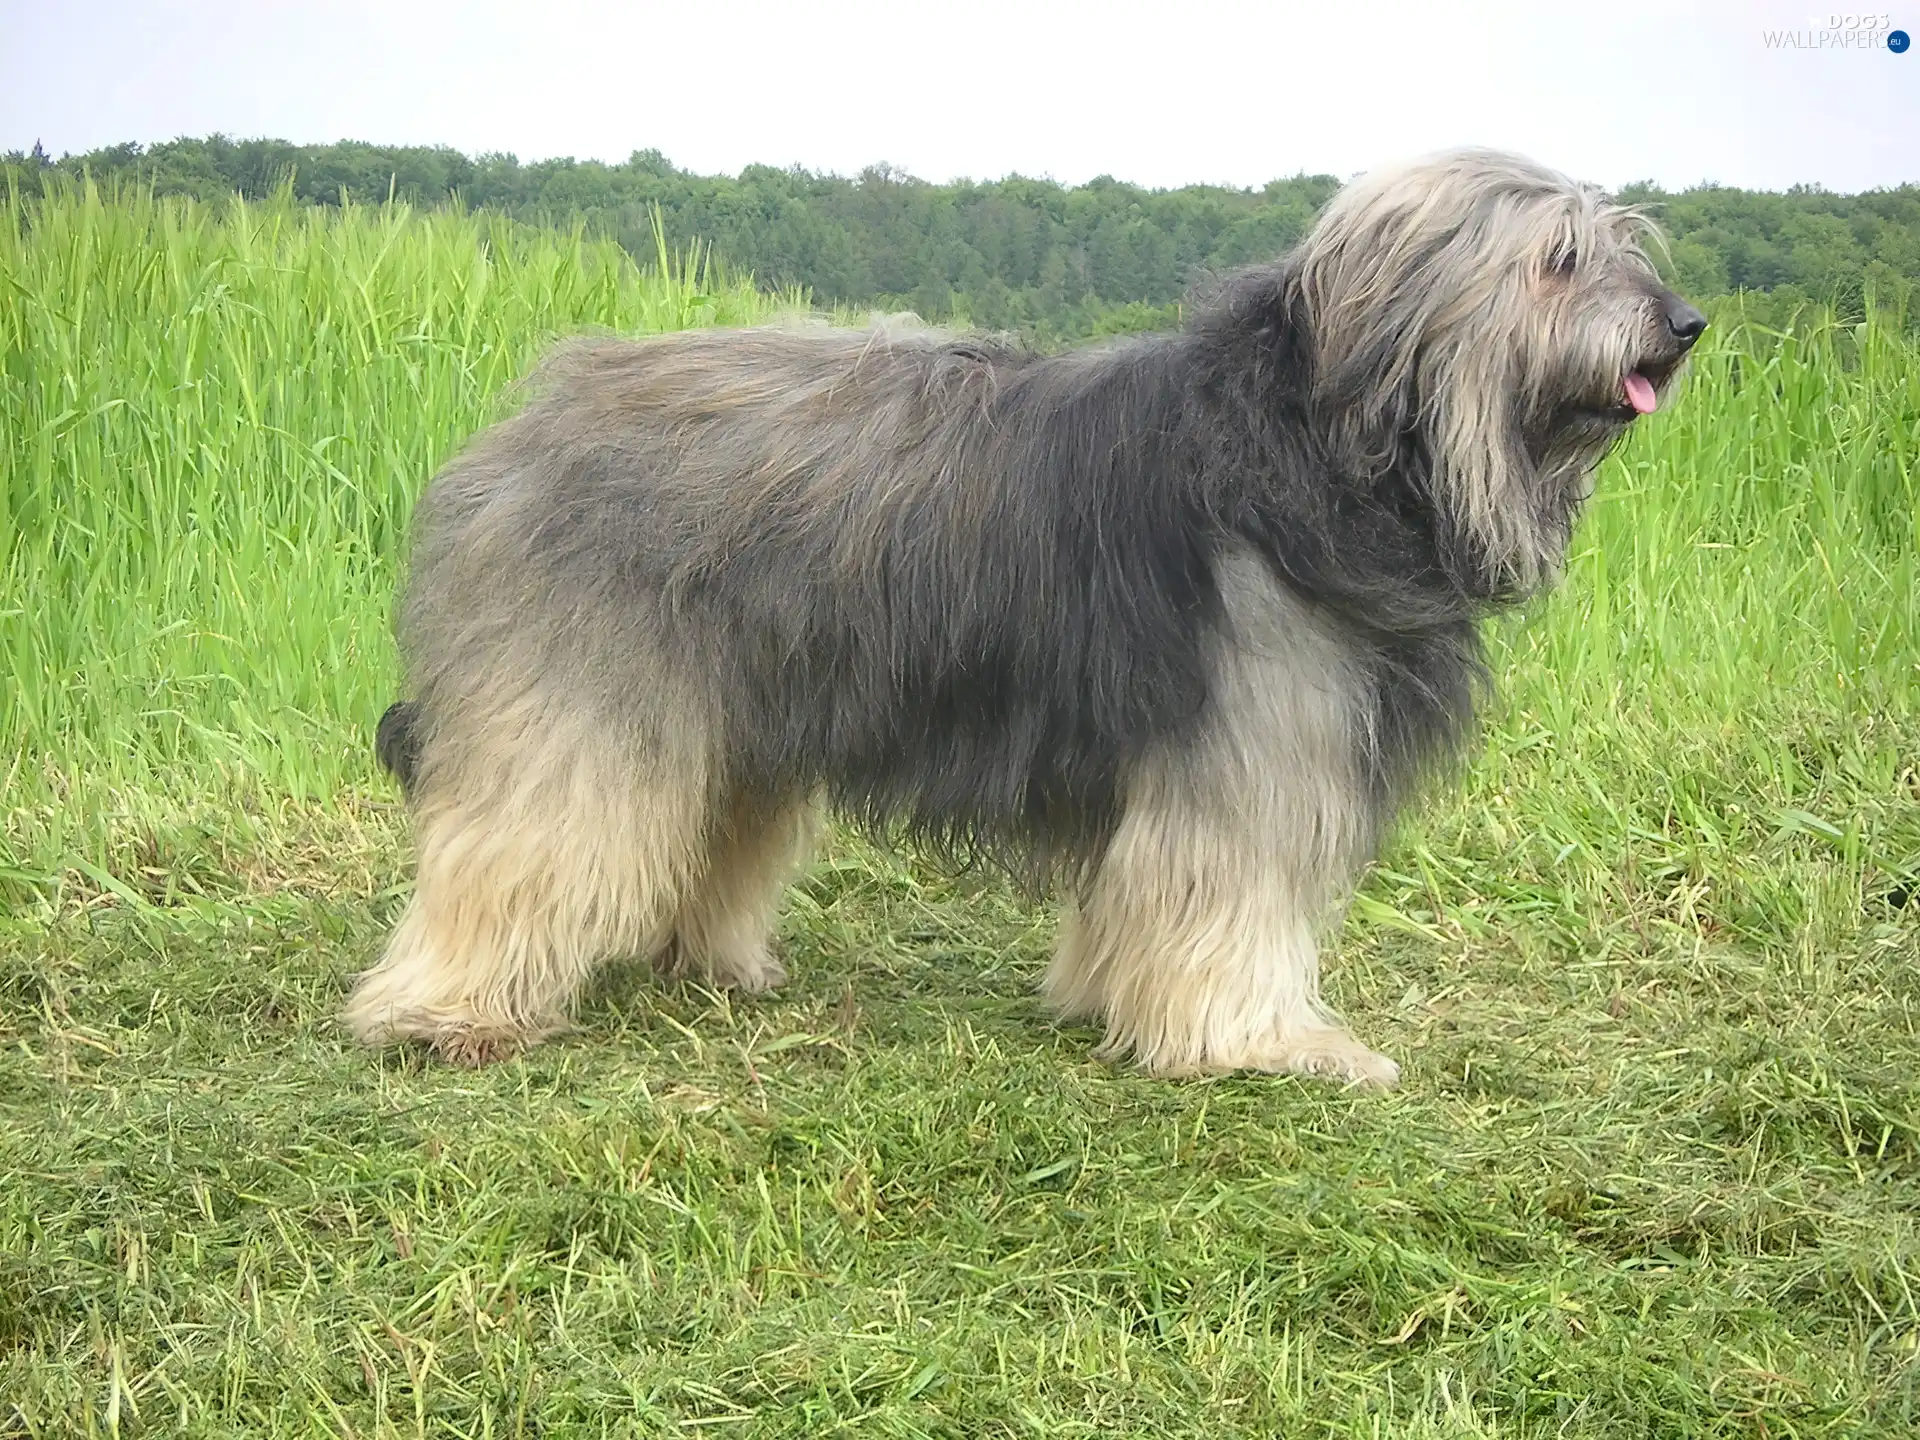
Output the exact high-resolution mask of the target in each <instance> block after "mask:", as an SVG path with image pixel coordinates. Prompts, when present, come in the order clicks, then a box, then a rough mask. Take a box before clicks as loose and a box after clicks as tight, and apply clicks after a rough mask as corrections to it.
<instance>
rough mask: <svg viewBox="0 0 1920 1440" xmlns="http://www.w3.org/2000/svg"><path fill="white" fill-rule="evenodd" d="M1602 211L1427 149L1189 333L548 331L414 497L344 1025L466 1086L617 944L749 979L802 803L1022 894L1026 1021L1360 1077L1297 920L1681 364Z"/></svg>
mask: <svg viewBox="0 0 1920 1440" xmlns="http://www.w3.org/2000/svg"><path fill="white" fill-rule="evenodd" d="M1638 225H1639V222H1638V221H1637V220H1636V219H1635V217H1633V216H1632V215H1630V214H1628V213H1627V212H1623V211H1620V210H1617V209H1615V208H1613V207H1611V206H1609V205H1607V204H1606V203H1605V202H1604V201H1603V200H1602V199H1601V198H1600V197H1599V196H1597V195H1596V194H1594V193H1593V192H1591V191H1588V190H1586V189H1583V188H1581V187H1579V186H1576V185H1573V184H1572V183H1570V182H1568V181H1566V180H1564V179H1562V178H1561V177H1559V176H1557V175H1555V174H1553V173H1551V172H1549V171H1546V170H1543V169H1541V168H1539V167H1537V166H1534V165H1532V164H1530V163H1529V162H1526V161H1522V160H1518V159H1515V158H1513V157H1507V156H1501V155H1496V154H1492V153H1488V152H1461V153H1456V154H1451V155H1447V156H1442V157H1439V158H1437V159H1434V160H1430V161H1426V162H1422V163H1420V164H1417V165H1414V166H1410V167H1407V168H1404V169H1401V170H1398V171H1392V172H1388V173H1385V174H1383V175H1377V176H1373V177H1368V178H1367V179H1365V180H1363V181H1361V182H1359V183H1357V184H1355V185H1354V186H1352V187H1350V188H1349V189H1348V190H1346V191H1344V192H1342V194H1341V195H1340V196H1339V197H1337V198H1336V199H1335V201H1334V202H1333V203H1332V205H1331V206H1330V207H1329V208H1328V210H1327V212H1326V213H1325V214H1324V215H1323V216H1322V218H1321V219H1320V221H1319V222H1318V223H1317V224H1316V226H1315V227H1314V229H1313V230H1312V232H1311V233H1310V234H1309V236H1308V237H1307V239H1306V240H1305V241H1304V242H1303V243H1302V245H1301V246H1300V247H1299V248H1298V249H1297V250H1296V251H1295V252H1294V253H1293V254H1291V255H1289V256H1287V257H1285V258H1283V259H1282V260H1280V261H1278V262H1276V263H1274V264H1271V265H1266V266H1261V267H1256V268H1254V269H1250V270H1247V271H1244V272H1241V273H1239V274H1237V275H1234V276H1232V277H1229V278H1228V279H1227V280H1226V281H1225V282H1224V283H1223V284H1221V285H1220V286H1219V287H1218V289H1217V291H1216V292H1215V293H1214V294H1213V295H1212V296H1211V297H1210V298H1208V299H1206V300H1205V301H1204V302H1202V303H1200V304H1198V305H1197V306H1196V307H1195V308H1194V310H1193V312H1192V315H1191V318H1190V319H1189V321H1188V323H1187V324H1186V326H1185V328H1184V329H1182V330H1181V331H1180V332H1178V333H1176V334H1168V335H1158V336H1151V337H1144V338H1136V339H1132V340H1128V341H1124V342H1121V343H1117V344H1111V345H1107V346H1104V347H1099V348H1094V349H1089V350H1083V351H1080V352H1076V353H1070V354H1065V355H1059V356H1051V357H1045V356H1038V355H1034V354H1030V353H1027V352H1025V351H1023V350H1021V349H1019V348H1017V347H1014V346H1012V345H1009V344H1007V343H1004V342H1001V341H998V340H985V339H978V338H954V337H951V336H946V335H942V334H938V333H931V332H923V331H914V330H896V329H889V328H886V327H880V328H876V329H873V330H870V331H864V332H849V331H844V330H833V329H828V328H826V327H824V326H817V327H789V328H774V329H761V330H748V331H731V332H729V331H706V332H697V333H691V334H684V335H676V336H672V337H664V338H660V339H654V340H647V341H642V342H638V343H626V342H617V341H588V342H577V343H574V344H572V345H569V346H567V347H564V348H563V349H561V350H560V351H559V352H558V353H557V354H556V355H555V356H554V357H553V358H552V359H551V360H550V361H549V362H548V364H547V365H546V366H545V368H544V369H543V370H542V371H541V372H540V374H539V375H538V376H537V377H536V380H535V382H534V385H533V390H532V399H531V401H530V402H529V403H528V404H527V405H526V407H525V408H524V409H523V410H522V411H521V412H520V413H519V414H518V415H517V416H515V417H514V418H512V419H510V420H507V421H505V422H504V423H502V424H500V425H498V426H496V427H494V428H493V429H491V430H489V431H487V432H486V433H484V434H483V435H482V436H481V437H480V438H479V439H478V440H477V441H476V442H475V443H474V444H473V445H472V446H471V447H470V448H469V449H468V450H467V451H466V452H465V453H464V454H462V455H461V456H460V457H458V458H457V459H456V460H455V461H453V462H452V463H451V464H450V465H449V466H448V467H447V468H446V469H445V471H443V472H442V473H441V475H440V476H439V477H438V478H437V479H436V480H435V482H434V483H433V485H432V487H431V489H430V490H429V492H428V494H427V496H426V498H425V499H424V500H423V502H422V504H421V506H420V509H419V511H418V512H417V515H416V521H415V541H414V555H413V571H412V578H411V582H410V585H409V588H408V591H407V595H406V599H405V603H404V606H403V608H402V612H401V620H400V638H401V642H402V649H403V654H404V658H405V661H406V666H407V673H408V678H409V681H410V684H411V687H412V698H411V699H410V700H408V701H405V702H402V703H401V704H399V705H396V706H395V707H394V709H392V710H390V711H389V712H388V714H387V716H386V717H385V718H384V719H383V721H382V723H381V727H380V735H379V742H378V743H379V749H380V754H381V757H382V759H383V760H385V761H386V762H387V764H388V765H389V767H390V768H391V769H393V770H394V771H395V773H396V774H397V775H398V776H399V777H400V778H401V780H402V781H403V783H404V784H405V785H406V787H407V790H408V793H409V797H410V800H411V803H412V806H413V810H414V817H415V824H416V829H417V834H418V842H419V884H418V889H417V892H416V894H415V896H414V899H413V901H412V903H411V904H410V905H409V907H408V909H407V912H406V914H405V916H404V917H403V918H402V920H401V923H400V926H399V929H398V931H397V933H396V934H395V936H394V937H393V940H392V943H391V945H390V946H389V948H388V951H387V953H386V956H385V957H384V959H383V960H382V961H381V963H380V964H379V966H378V967H377V968H375V969H374V970H373V971H371V972H369V973H368V974H367V975H366V976H364V977H363V978H362V980H361V983H360V985H359V988H358V990H357V992H356V993H355V995H354V997H353V1000H352V1003H351V1005H350V1007H349V1012H348V1018H349V1020H350V1023H351V1024H352V1025H353V1027H354V1028H355V1030H356V1031H358V1033H359V1034H361V1035H362V1036H363V1037H365V1038H367V1039H368V1040H371V1041H382V1040H388V1039H392V1038H396V1037H408V1036H411V1037H419V1038H424V1039H427V1040H429V1041H431V1042H433V1043H435V1044H436V1045H438V1046H439V1047H441V1048H442V1049H443V1050H445V1051H447V1052H449V1053H452V1054H455V1055H460V1056H466V1057H469V1058H478V1057H483V1056H485V1055H487V1054H491V1053H496V1052H498V1051H499V1050H501V1049H503V1048H510V1047H512V1046H514V1045H517V1044H520V1043H524V1042H526V1041H529V1040H531V1039H534V1038H537V1037H538V1036H540V1035H542V1034H544V1033H547V1032H549V1031H551V1030H552V1029H554V1028H556V1027H557V1026H559V1025H560V1024H561V1023H562V1022H563V1020H564V1017H565V1014H566V1011H567V1007H568V1005H569V1003H570V1002H571V1000H572V998H573V997H574V995H575V993H576V991H577V990H578V988H579V986H580V985H581V983H582V982H583V981H584V980H585V979H586V978H587V976H588V975H589V974H590V972H591V971H592V969H593V967H594V966H595V965H596V964H597V963H598V962H599V961H601V960H602V959H604V958H606V957H608V956H610V955H613V954H620V953H627V954H640V955H651V956H655V957H659V958H662V959H663V960H666V961H668V962H670V963H673V964H676V965H679V966H682V967H685V968H688V969H690V970H692V971H693V972H694V973H696V974H698V975H700V976H702V977H704V978H706V979H708V980H710V981H712V982H715V983H722V984H730V985H736V986H740V987H742V988H746V989H757V988H761V987H763V986H765V985H768V984H772V983H775V982H776V981H777V980H778V979H779V978H780V970H779V966H778V964H777V962H775V960H774V959H773V958H772V956H771V955H770V953H769V951H768V949H767V937H768V934H769V932H770V930H771V927H772V921H773V915H774V911H775V908H776V906H777V903H778V897H779V893H780V889H781V886H782V884H783V882H784V880H785V877H786V874H787V872H788V869H789V867H791V866H792V865H793V864H794V863H795V862H796V860H797V859H798V857H800V856H801V855H802V854H803V853H804V849H805V846H806V841H807V835H808V833H809V829H810V817H811V815H812V812H813V808H814V801H815V797H816V796H817V795H819V794H821V793H824V794H825V795H826V797H827V798H828V799H830V800H831V801H832V802H833V803H834V804H836V805H838V806H839V807H841V808H842V809H844V810H845V811H847V812H850V813H851V814H852V815H854V816H855V817H857V818H859V819H861V820H864V821H867V822H870V823H873V824H875V825H886V824H889V823H893V822H900V823H903V824H904V826H905V827H906V828H907V829H908V830H909V831H911V832H912V833H914V834H916V835H917V836H919V837H921V838H923V839H925V840H928V841H931V842H934V843H935V844H936V845H938V846H940V847H942V848H945V849H948V850H957V851H965V852H985V853H988V854H990V855H992V856H994V857H996V858H999V859H1001V860H1004V861H1006V862H1008V863H1009V864H1011V865H1012V866H1013V867H1014V868H1016V869H1019V870H1022V871H1024V872H1026V873H1028V874H1030V875H1041V874H1051V875H1052V876H1054V877H1055V878H1056V879H1057V880H1058V881H1059V882H1060V883H1061V885H1062V886H1063V887H1064V888H1065V889H1066V891H1067V892H1068V894H1069V896H1070V911H1069V914H1068V916H1067V917H1066V922H1065V926H1064V932H1063V936H1062V939H1061V943H1060V949H1059V953H1058V956H1057V957H1056V960H1055V962H1054V965H1053V968H1052V970H1051V972H1050V973H1049V975H1048V978H1047V982H1046V990H1047V993H1048V995H1049V996H1050V998H1051V999H1052V1000H1053V1001H1054V1002H1055V1004H1056V1006H1057V1007H1058V1008H1059V1009H1060V1010H1061V1011H1062V1012H1063V1013H1066V1014H1071V1015H1082V1016H1087V1017H1090V1018H1094V1019H1097V1020H1099V1021H1101V1022H1102V1023H1104V1024H1105V1026H1106V1028H1107V1048H1108V1049H1109V1050H1110V1051H1112V1052H1115V1053H1122V1052H1124V1053H1131V1054H1132V1055H1133V1056H1135V1057H1136V1058H1137V1059H1138V1060H1139V1062H1140V1063H1141V1064H1143V1065H1144V1066H1146V1067H1147V1068H1149V1069H1151V1070H1153V1071H1156V1072H1162V1073H1182V1072H1190V1071H1201V1070H1218V1069H1231V1068H1239V1067H1252V1068H1261V1069H1270V1070H1292V1071H1299V1072H1315V1073H1326V1074H1331V1075H1335V1076H1338V1077H1341V1078H1344V1079H1348V1080H1354V1081H1370V1082H1375V1083H1391V1081H1392V1080H1393V1078H1394V1076H1395V1074H1396V1073H1397V1072H1396V1070H1395V1067H1394V1065H1393V1063H1392V1062H1391V1061H1389V1060H1386V1059H1385V1058H1384V1057H1382V1056H1379V1055H1376V1054H1374V1053H1373V1052H1372V1051H1370V1050H1368V1049H1366V1048H1365V1047H1364V1046H1362V1045H1360V1044H1359V1043H1358V1042H1357V1041H1355V1040H1353V1039H1352V1038H1351V1037H1350V1036H1349V1035H1348V1034H1347V1033H1346V1032H1345V1030H1344V1029H1343V1028H1342V1027H1341V1025H1340V1024H1339V1022H1338V1021H1337V1020H1336V1019H1335V1018H1334V1017H1332V1016H1331V1015H1330V1014H1329V1013H1328V1012H1327V1011H1326V1009H1325V1008H1324V1007H1323V1006H1322V1004H1321V1002H1320V999H1319V994H1318V961H1317V956H1316V948H1315V933H1316V929H1317V928H1318V927H1319V926H1321V925H1322V924H1323V923H1324V922H1325V921H1326V920H1327V919H1328V917H1329V916H1330V915H1332V914H1333V913H1335V912H1336V911H1337V908H1338V906H1339V904H1340V903H1341V901H1342V898H1343V896H1344V895H1345V893H1346V891H1347V890H1348V888H1349V887H1350V885H1351V883H1352V881H1353V878H1354V876H1355V875H1356V873H1357V871H1358V870H1359V868H1360V867H1361V866H1362V865H1363V864H1364V863H1365V862H1366V860H1367V859H1368V857H1369V856H1370V855H1371V853H1372V851H1373V848H1374V846H1375V844H1376V842H1377V840H1378V838H1379V836H1380V834H1381V832H1382V830H1383V828H1384V826H1385V825H1386V824H1387V822H1388V821H1389V819H1390V818H1391V816H1392V814H1393V812H1394V810H1395V808H1396V806H1398V805H1399V804H1401V803H1402V802H1403V801H1404V800H1405V799H1406V797H1407V796H1408V795H1409V793H1410V790H1411V788H1412V786H1413V785H1414V783H1415V782H1416V781H1417V780H1418V779H1419V777H1420V776H1421V774H1422V773H1423V772H1424V771H1425V770H1426V769H1427V768H1428V767H1429V766H1430V765H1431V763H1432V762H1434V761H1436V760H1438V759H1441V758H1443V757H1446V756H1448V755H1450V754H1452V753H1454V752H1455V751H1456V750H1457V748H1458V747H1459V745H1460V744H1461V742H1462V739H1463V737H1464V735H1465V732H1466V730H1467V727H1468V724H1469V721H1470V718H1471V715H1472V711H1473V705H1474V699H1475V695H1476V690H1477V687H1478V684H1479V678H1480V675H1481V660H1480V647H1479V640H1478V631H1477V625H1478V622H1479V621H1480V619H1481V618H1482V617H1483V616H1484V615H1485V614H1486V613H1487V612H1488V611H1489V610H1490V609H1491V608H1493V607H1496V606H1498V605H1500V604H1503V603H1505V602H1507V601H1510V600H1512V599H1514V598H1516V597H1518V596H1521V595H1524V594H1526V593H1528V592H1529V591H1531V590H1533V589H1535V588H1537V587H1538V586H1539V585H1541V584H1542V583H1544V582H1545V581H1546V580H1548V579H1550V578H1551V576H1552V574H1553V573H1554V570H1555V567H1556V565H1557V563H1558V561H1559V559H1560V557H1561V554H1562V553H1563V550H1564V547H1565V543H1566V539H1567V536H1568V533H1569V530H1570V528H1571V526H1572V524H1573V522H1574V519H1575V517H1576V514H1577V511H1578V508H1579V505H1580V502H1581V501H1582V500H1583V499H1584V498H1585V495H1586V493H1587V485H1588V477H1589V475H1590V473H1591V471H1592V469H1593V467H1594V465H1595V464H1596V463H1597V462H1598V460H1599V459H1600V457H1601V455H1602V454H1603V453H1604V452H1605V450H1606V448H1607V447H1608V446H1609V445H1610V444H1611V443H1612V441H1613V440H1614V439H1615V438H1616V437H1617V436H1618V434H1619V433H1620V431H1621V430H1622V429H1623V428H1624V424H1625V422H1626V420H1628V419H1630V418H1631V414H1632V412H1631V409H1630V408H1628V407H1627V406H1626V404H1625V399H1624V392H1623V381H1624V380H1625V377H1627V376H1628V375H1629V374H1630V373H1631V372H1634V371H1636V370H1638V371H1639V372H1640V373H1641V374H1642V375H1644V376H1646V377H1647V378H1648V379H1649V380H1650V381H1651V382H1652V383H1654V384H1658V385H1664V384H1665V382H1666V381H1667V379H1668V378H1669V377H1670V376H1671V375H1672V374H1673V372H1674V370H1675V369H1676V367H1677V365H1678V363H1679V361H1680V359H1681V357H1682V355H1683V354H1684V352H1685V349H1686V346H1687V344H1689V343H1690V342H1691V339H1692V334H1697V329H1698V327H1697V325H1694V324H1693V322H1695V321H1698V318H1699V317H1698V315H1697V312H1693V311H1691V310H1690V309H1689V308H1688V307H1686V306H1685V304H1684V302H1681V301H1680V300H1678V298H1677V297H1674V296H1672V295H1670V294H1669V293H1668V292H1666V291H1664V290H1663V289H1661V287H1660V286H1659V285H1658V283H1657V282H1656V281H1655V280H1654V278H1653V274H1652V270H1651V267H1650V266H1649V265H1648V264H1647V262H1646V260H1645V258H1644V255H1643V253H1642V251H1641V250H1640V249H1639V248H1638V246H1637V244H1636V235H1637V233H1638ZM1689 329H1690V330H1691V332H1692V333H1683V332H1686V331H1688V330H1689Z"/></svg>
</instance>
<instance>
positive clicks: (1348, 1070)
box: [1242, 1030, 1400, 1090]
mask: <svg viewBox="0 0 1920 1440" xmlns="http://www.w3.org/2000/svg"><path fill="white" fill-rule="evenodd" d="M1242 1068H1244V1069H1248V1070H1265V1071H1269V1072H1271V1073H1273V1074H1276V1075H1303V1076H1308V1077H1311V1078H1314V1079H1320V1080H1338V1081H1340V1082H1342V1083H1343V1084H1346V1085H1349V1086H1352V1087H1353V1088H1354V1089H1358V1090H1391V1089H1392V1088H1393V1087H1394V1086H1395V1085H1397V1084H1399V1083H1400V1067H1399V1066H1398V1065H1396V1064H1395V1063H1394V1062H1393V1061H1391V1060H1389V1059H1388V1058H1387V1057H1386V1056H1385V1055H1382V1054H1381V1053H1380V1052H1379V1051H1377V1050H1369V1049H1368V1048H1367V1047H1366V1046H1364V1045H1362V1044H1361V1043H1360V1042H1359V1041H1358V1040H1356V1039H1354V1038H1353V1037H1352V1036H1351V1035H1349V1034H1347V1032H1346V1031H1344V1030H1308V1031H1304V1032H1302V1033H1300V1034H1297V1035H1289V1036H1287V1037H1286V1038H1284V1039H1282V1040H1277V1041H1275V1042H1273V1043H1272V1044H1271V1045H1269V1046H1267V1047H1264V1048H1263V1049H1262V1050H1261V1051H1260V1053H1259V1054H1257V1055H1255V1056H1252V1057H1250V1058H1249V1059H1248V1060H1247V1062H1246V1064H1245V1065H1244V1066H1243V1067H1242Z"/></svg>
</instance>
